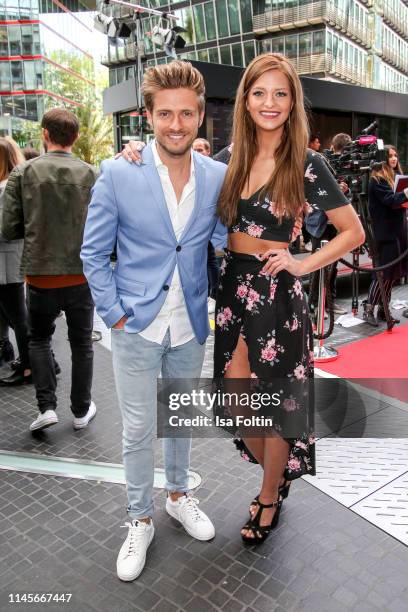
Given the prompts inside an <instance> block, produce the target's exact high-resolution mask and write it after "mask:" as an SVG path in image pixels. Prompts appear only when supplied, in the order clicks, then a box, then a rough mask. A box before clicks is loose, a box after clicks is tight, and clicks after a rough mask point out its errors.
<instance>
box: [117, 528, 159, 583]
mask: <svg viewBox="0 0 408 612" xmlns="http://www.w3.org/2000/svg"><path fill="white" fill-rule="evenodd" d="M122 527H128V528H129V531H128V534H127V538H126V540H125V541H124V542H123V544H122V546H121V549H120V551H119V555H118V559H117V561H116V571H117V574H118V578H120V580H124V581H125V582H130V581H131V580H135V579H136V578H137V577H138V576H139V575H140V574H141V573H142V571H143V568H144V566H145V563H146V553H147V549H148V548H149V546H150V543H151V541H152V540H153V537H154V526H153V521H152V520H150V523H145V522H144V521H138V520H136V519H134V520H133V521H132V522H131V523H125V524H124V525H122Z"/></svg>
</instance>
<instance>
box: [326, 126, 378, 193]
mask: <svg viewBox="0 0 408 612" xmlns="http://www.w3.org/2000/svg"><path fill="white" fill-rule="evenodd" d="M377 126H378V124H377V122H376V121H374V122H373V123H371V124H370V125H369V126H368V127H367V128H365V129H364V130H363V131H362V132H361V134H360V135H359V136H358V137H357V138H356V139H355V140H353V141H351V142H350V143H349V144H348V145H346V146H345V147H344V149H343V151H342V153H337V154H336V153H333V151H331V150H329V149H325V150H324V151H323V155H324V156H325V157H326V159H327V160H328V162H329V163H330V165H331V167H332V168H333V170H334V173H335V175H336V178H337V180H338V181H343V182H345V183H347V185H348V186H349V189H350V190H351V191H359V190H360V187H361V185H362V183H363V177H364V176H367V175H368V174H369V173H370V172H371V170H376V169H378V168H380V167H381V166H382V164H383V162H386V161H387V152H386V151H385V149H384V142H383V140H381V139H380V138H377V136H375V135H373V134H371V132H373V131H374V130H375V129H376V128H377Z"/></svg>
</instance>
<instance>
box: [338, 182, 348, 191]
mask: <svg viewBox="0 0 408 612" xmlns="http://www.w3.org/2000/svg"><path fill="white" fill-rule="evenodd" d="M339 186H340V189H341V190H342V192H343V193H347V192H348V190H349V187H348V185H347V183H345V182H344V181H340V183H339Z"/></svg>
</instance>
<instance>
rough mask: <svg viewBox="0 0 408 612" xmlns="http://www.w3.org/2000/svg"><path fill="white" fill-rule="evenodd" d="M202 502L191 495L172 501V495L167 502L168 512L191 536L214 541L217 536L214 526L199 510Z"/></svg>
mask: <svg viewBox="0 0 408 612" xmlns="http://www.w3.org/2000/svg"><path fill="white" fill-rule="evenodd" d="M199 503H200V502H199V501H198V499H195V498H194V497H190V496H189V495H182V496H181V497H179V498H178V500H177V501H175V502H174V501H172V499H171V497H170V495H169V496H168V497H167V501H166V511H167V513H168V514H170V516H172V517H173V518H175V519H176V520H177V521H180V523H181V524H182V525H183V527H184V529H185V530H186V531H187V533H188V534H189V535H191V536H192V537H193V538H196V539H197V540H202V541H207V540H212V538H213V537H214V536H215V529H214V525H213V524H212V522H211V521H210V519H209V518H208V516H207V515H206V514H204V512H202V510H199V509H198V508H197V505H198V504H199Z"/></svg>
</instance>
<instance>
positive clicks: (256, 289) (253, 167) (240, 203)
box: [125, 54, 364, 544]
mask: <svg viewBox="0 0 408 612" xmlns="http://www.w3.org/2000/svg"><path fill="white" fill-rule="evenodd" d="M232 142H234V147H232V148H231V151H230V152H231V153H232V154H231V159H230V161H229V165H228V170H227V174H226V178H225V182H224V186H223V189H222V192H221V195H220V202H219V210H218V213H219V215H220V218H221V220H222V221H223V222H224V223H225V225H226V226H227V227H228V228H229V240H228V251H227V254H226V257H225V259H224V261H223V264H222V266H221V274H220V285H219V291H218V298H217V308H216V331H215V355H214V375H215V379H216V380H220V379H223V380H224V381H228V379H241V380H242V379H243V380H244V381H245V380H248V379H251V378H257V379H258V380H259V381H260V383H262V382H265V383H266V384H267V383H268V382H271V381H273V380H274V379H286V380H289V381H290V382H292V380H293V386H294V387H295V386H296V384H295V380H297V381H299V380H300V381H302V382H303V380H306V379H307V378H308V377H310V376H311V375H312V371H313V366H312V359H313V335H312V328H311V323H310V320H309V315H308V311H307V306H306V300H305V297H304V292H303V289H302V285H301V281H300V280H299V278H298V277H299V276H301V275H303V274H309V273H310V272H313V271H314V270H317V269H319V268H321V267H323V266H326V265H328V264H330V263H332V262H334V261H336V260H338V259H339V258H340V257H342V256H343V255H344V254H345V253H347V252H349V251H350V250H352V249H353V248H355V247H356V246H357V245H359V244H361V243H362V242H363V240H364V232H363V229H362V227H361V224H360V222H359V220H358V217H357V215H356V213H355V212H354V209H353V208H352V206H351V205H350V204H349V202H348V200H347V199H346V198H345V196H344V195H343V193H342V191H341V189H340V188H339V186H338V185H337V183H336V181H335V179H334V178H333V176H332V174H331V173H330V171H329V169H328V167H327V165H326V164H325V162H324V160H323V158H322V157H321V156H320V155H319V154H318V153H314V152H313V151H307V144H308V125H307V118H306V114H305V111H304V106H303V93H302V87H301V84H300V80H299V77H298V76H297V74H296V71H295V70H294V68H293V66H292V65H291V64H290V62H288V60H286V58H285V57H283V56H282V55H279V54H266V55H261V56H258V57H257V58H255V59H254V60H253V61H252V62H251V64H250V65H249V66H248V67H247V69H246V71H245V73H244V76H243V79H242V81H241V84H240V86H239V88H238V92H237V98H236V102H235V110H234V123H233V134H232ZM137 147H139V148H140V143H129V145H127V147H126V148H125V152H126V158H127V159H128V160H132V161H139V160H140V155H139V154H138V153H137ZM306 200H307V201H308V203H309V204H310V205H312V206H315V207H319V208H320V209H322V210H324V211H325V212H326V214H327V216H328V218H329V220H330V221H331V222H332V223H333V225H334V226H335V227H336V229H337V230H338V235H337V236H336V237H335V238H334V239H333V240H332V241H331V242H330V243H329V244H328V245H327V246H326V247H324V248H323V249H322V250H321V251H319V252H316V253H314V254H313V255H310V256H308V257H307V258H306V259H304V260H302V261H299V260H297V259H295V258H293V257H292V256H291V255H290V253H289V251H288V245H289V242H290V240H291V235H292V230H293V228H294V225H295V219H296V218H297V217H298V216H299V214H301V213H302V211H303V209H304V206H305V201H306ZM278 352H279V355H278ZM243 386H244V387H245V384H244V385H243ZM251 433H253V432H251ZM240 449H241V453H242V455H243V456H244V455H245V454H248V455H249V456H250V457H253V460H254V461H256V462H257V463H259V464H261V466H262V467H263V481H262V487H261V491H260V493H259V495H258V496H257V497H256V498H255V499H254V501H253V503H252V504H251V508H250V520H249V521H248V522H247V523H246V524H245V526H244V528H243V530H242V532H241V534H242V537H243V539H244V541H246V542H250V543H253V544H258V543H260V542H262V541H264V540H265V538H266V537H267V536H268V534H269V532H270V530H271V528H272V527H273V526H275V525H276V524H277V521H278V517H279V511H280V507H281V502H282V497H283V496H285V495H286V494H287V486H288V485H287V483H286V481H289V480H292V479H294V478H297V477H299V476H301V475H302V474H304V473H314V462H313V446H312V447H310V445H309V440H308V439H307V438H306V439H305V438H302V439H298V440H297V439H288V440H285V439H283V438H282V437H280V436H279V435H277V433H275V435H274V436H273V437H272V436H271V435H268V436H262V437H259V438H254V437H251V438H249V437H248V438H244V440H243V441H242V440H241V441H240ZM282 486H283V487H284V488H282ZM279 487H281V489H280V491H279Z"/></svg>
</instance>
